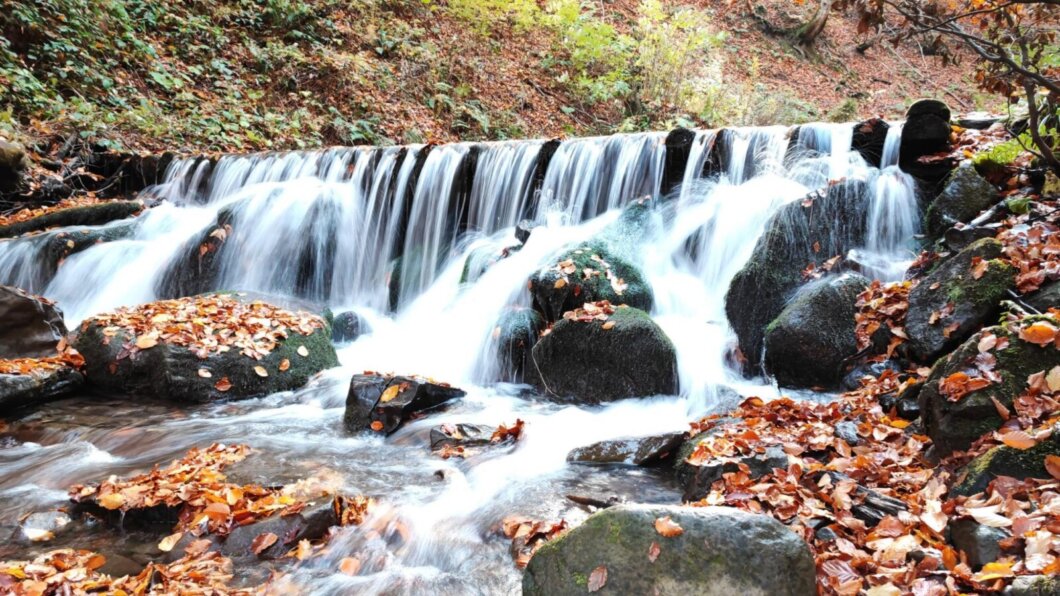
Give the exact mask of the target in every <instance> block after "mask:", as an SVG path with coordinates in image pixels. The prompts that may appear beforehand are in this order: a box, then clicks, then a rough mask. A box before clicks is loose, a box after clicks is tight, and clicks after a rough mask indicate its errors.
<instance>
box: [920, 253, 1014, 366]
mask: <svg viewBox="0 0 1060 596" xmlns="http://www.w3.org/2000/svg"><path fill="white" fill-rule="evenodd" d="M1001 248H1002V247H1001V243H1000V242H998V241H997V240H994V239H993V238H983V239H982V240H977V241H975V242H973V243H972V244H971V245H969V246H968V248H965V249H964V250H962V251H961V252H960V253H958V254H957V255H956V256H954V257H953V258H951V259H949V260H948V261H946V262H944V263H942V264H941V265H939V266H938V267H936V268H935V270H934V271H932V272H931V273H930V274H929V275H928V276H927V277H925V278H924V279H922V280H921V281H920V283H919V284H918V285H917V286H916V287H915V288H913V289H912V290H911V291H910V292H909V312H908V314H907V315H906V321H905V331H906V334H907V335H908V336H909V349H910V351H911V352H912V355H913V357H915V358H917V359H919V360H920V361H922V362H931V361H933V360H935V359H936V358H938V357H939V356H941V355H942V354H945V353H946V352H947V351H949V350H951V349H953V348H954V347H956V346H957V345H959V344H960V343H961V342H962V341H964V340H965V339H966V338H967V337H968V336H969V335H971V334H972V333H974V332H975V331H976V330H977V329H979V327H981V326H982V325H983V324H984V323H986V322H987V321H990V320H992V319H995V318H996V317H997V314H998V312H999V311H1000V305H1001V301H1002V300H1005V299H1006V298H1007V296H1008V292H1009V290H1011V289H1013V288H1015V287H1016V270H1015V268H1014V267H1012V265H1009V264H1008V263H1006V262H1004V261H1002V260H1001V259H1000V257H1001V256H1002V253H1001ZM976 259H980V260H982V261H986V262H987V268H986V270H985V271H984V272H983V274H982V276H981V277H980V278H979V279H975V275H974V272H973V262H974V261H975V260H976ZM947 304H952V305H953V312H952V314H950V315H949V316H945V317H937V316H935V315H934V314H933V313H939V312H942V311H943V310H944V309H945V308H946V305H947ZM932 319H935V321H934V322H932ZM954 324H956V325H957V326H956V327H953V325H954Z"/></svg>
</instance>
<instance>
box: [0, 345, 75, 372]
mask: <svg viewBox="0 0 1060 596" xmlns="http://www.w3.org/2000/svg"><path fill="white" fill-rule="evenodd" d="M84 364H85V359H84V357H83V356H81V354H79V353H78V352H77V350H74V349H72V348H71V349H67V350H65V351H63V352H61V353H60V354H59V355H57V356H48V357H45V358H12V359H8V360H4V359H0V375H34V374H37V375H40V374H47V373H51V372H55V371H57V370H62V369H64V368H73V369H77V370H79V369H80V368H81V367H82V366H84Z"/></svg>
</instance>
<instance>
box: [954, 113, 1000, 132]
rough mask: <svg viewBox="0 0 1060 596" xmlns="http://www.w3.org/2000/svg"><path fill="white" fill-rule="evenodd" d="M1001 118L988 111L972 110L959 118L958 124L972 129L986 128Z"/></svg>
mask: <svg viewBox="0 0 1060 596" xmlns="http://www.w3.org/2000/svg"><path fill="white" fill-rule="evenodd" d="M1000 120H1001V118H1000V117H999V116H994V115H993V114H988V113H986V112H970V113H968V114H964V115H963V116H961V117H959V118H957V126H960V127H961V128H970V129H972V130H986V129H988V128H990V127H991V126H993V125H994V124H995V123H997V122H999V121H1000Z"/></svg>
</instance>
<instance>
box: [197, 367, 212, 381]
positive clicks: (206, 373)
mask: <svg viewBox="0 0 1060 596" xmlns="http://www.w3.org/2000/svg"><path fill="white" fill-rule="evenodd" d="M199 376H200V377H202V378H204V379H209V378H210V377H212V376H213V373H211V372H210V371H208V370H206V369H205V368H200V369H199Z"/></svg>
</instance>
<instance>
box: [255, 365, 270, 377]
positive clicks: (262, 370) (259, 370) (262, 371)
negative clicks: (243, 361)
mask: <svg viewBox="0 0 1060 596" xmlns="http://www.w3.org/2000/svg"><path fill="white" fill-rule="evenodd" d="M254 372H255V373H256V374H257V375H258V376H259V377H267V376H269V371H267V370H265V367H264V366H255V367H254Z"/></svg>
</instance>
